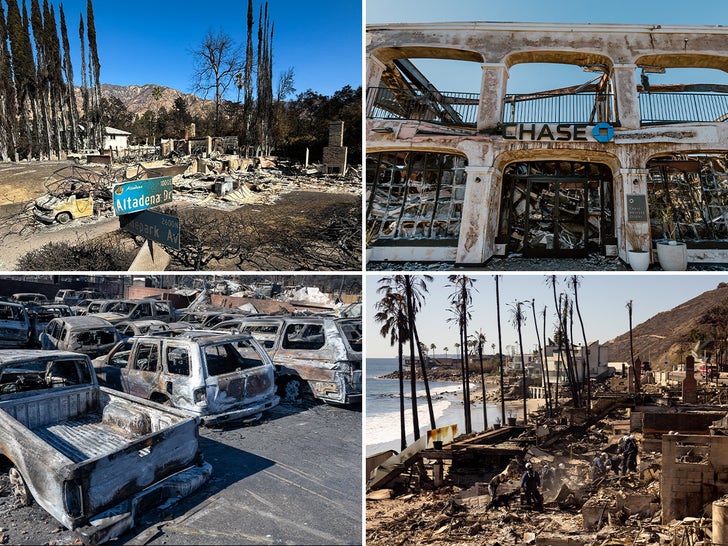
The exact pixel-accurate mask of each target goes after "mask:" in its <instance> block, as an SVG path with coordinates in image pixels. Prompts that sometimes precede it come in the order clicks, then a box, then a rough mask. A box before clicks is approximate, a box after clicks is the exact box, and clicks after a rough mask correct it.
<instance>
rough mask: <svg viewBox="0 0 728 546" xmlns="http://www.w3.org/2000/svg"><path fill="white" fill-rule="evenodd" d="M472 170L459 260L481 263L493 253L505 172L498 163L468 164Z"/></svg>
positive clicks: (457, 261) (461, 234)
mask: <svg viewBox="0 0 728 546" xmlns="http://www.w3.org/2000/svg"><path fill="white" fill-rule="evenodd" d="M465 171H466V172H467V174H468V181H467V186H466V188H465V200H464V202H463V215H462V220H461V224H460V236H459V238H458V249H457V254H456V258H455V261H456V263H458V264H481V263H483V262H484V261H485V260H487V259H488V258H490V257H491V256H492V255H493V251H494V249H495V235H496V231H497V228H498V212H499V210H500V197H501V180H502V176H503V173H501V172H500V171H499V170H498V169H496V168H494V167H473V166H470V167H466V169H465Z"/></svg>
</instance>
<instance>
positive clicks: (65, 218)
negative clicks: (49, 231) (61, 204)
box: [56, 212, 73, 224]
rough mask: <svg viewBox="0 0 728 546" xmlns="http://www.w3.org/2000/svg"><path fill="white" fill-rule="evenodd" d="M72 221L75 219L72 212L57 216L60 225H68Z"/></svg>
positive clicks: (61, 213) (60, 213)
mask: <svg viewBox="0 0 728 546" xmlns="http://www.w3.org/2000/svg"><path fill="white" fill-rule="evenodd" d="M71 220H73V217H72V216H71V213H70V212H59V213H58V214H56V221H57V222H58V223H59V224H67V223H68V222H70V221H71Z"/></svg>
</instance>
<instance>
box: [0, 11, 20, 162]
mask: <svg viewBox="0 0 728 546" xmlns="http://www.w3.org/2000/svg"><path fill="white" fill-rule="evenodd" d="M5 21H6V20H5V11H4V10H3V6H2V4H1V3H0V160H2V161H7V160H10V159H12V160H14V161H17V160H18V106H17V103H16V93H15V80H14V79H13V70H12V65H11V61H10V50H9V49H8V40H9V36H8V29H7V25H6V22H5Z"/></svg>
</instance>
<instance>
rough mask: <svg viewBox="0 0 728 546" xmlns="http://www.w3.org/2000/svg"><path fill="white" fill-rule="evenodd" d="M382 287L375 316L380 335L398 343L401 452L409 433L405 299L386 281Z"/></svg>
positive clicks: (382, 280) (391, 342)
mask: <svg viewBox="0 0 728 546" xmlns="http://www.w3.org/2000/svg"><path fill="white" fill-rule="evenodd" d="M379 282H380V283H382V284H383V286H380V287H379V289H377V292H380V291H381V292H384V296H383V297H382V299H381V300H379V301H378V302H377V303H376V304H375V305H374V307H375V309H376V310H377V313H375V315H374V320H375V321H376V322H381V323H382V327H381V329H380V330H379V333H380V335H381V336H382V337H384V338H386V337H387V336H390V345H394V344H395V343H397V357H398V364H399V366H398V371H399V374H398V376H399V424H400V451H404V449H405V448H406V447H407V431H406V427H405V419H404V366H403V364H404V362H403V360H404V359H403V350H402V347H403V345H404V341H405V336H407V330H406V317H405V314H404V307H405V303H404V298H403V297H402V295H401V294H398V293H396V292H394V291H392V289H391V287H390V286H388V285H387V286H385V285H384V283H385V279H380V280H379Z"/></svg>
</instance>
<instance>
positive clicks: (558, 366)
mask: <svg viewBox="0 0 728 546" xmlns="http://www.w3.org/2000/svg"><path fill="white" fill-rule="evenodd" d="M546 284H547V285H549V284H550V285H551V288H552V289H553V293H554V307H555V308H556V316H557V318H558V321H559V326H558V328H557V329H556V332H555V334H557V335H558V339H557V340H556V341H557V348H556V351H557V352H556V354H557V357H556V389H555V390H556V392H555V396H554V411H556V412H557V411H558V410H559V382H560V380H561V377H560V371H561V335H559V331H560V330H561V314H560V313H561V311H560V310H561V305H560V299H559V300H557V299H556V284H557V281H556V275H550V276H549V277H546ZM545 334H546V332H544V335H545ZM555 337H556V336H555Z"/></svg>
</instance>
